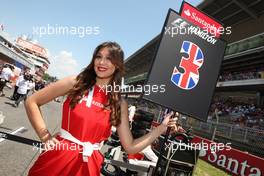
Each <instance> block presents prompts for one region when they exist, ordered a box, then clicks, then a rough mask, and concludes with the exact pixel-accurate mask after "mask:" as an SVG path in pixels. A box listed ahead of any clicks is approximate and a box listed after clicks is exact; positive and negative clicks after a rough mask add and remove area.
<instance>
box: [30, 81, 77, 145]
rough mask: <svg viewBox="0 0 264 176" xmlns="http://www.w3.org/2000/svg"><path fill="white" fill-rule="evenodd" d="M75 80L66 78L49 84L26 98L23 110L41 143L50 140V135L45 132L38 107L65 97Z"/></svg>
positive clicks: (44, 125)
mask: <svg viewBox="0 0 264 176" xmlns="http://www.w3.org/2000/svg"><path fill="white" fill-rule="evenodd" d="M75 78H76V76H70V77H66V78H64V79H62V80H59V81H57V82H55V83H52V84H50V85H49V86H47V87H45V88H43V89H41V90H39V91H37V92H36V93H34V94H33V95H31V96H30V97H28V98H27V100H26V102H25V108H26V112H27V115H28V119H29V121H30V123H31V125H32V126H33V128H34V129H35V131H36V133H37V135H38V136H39V138H40V139H41V141H42V142H46V141H47V140H48V139H50V138H51V134H50V133H49V131H48V130H47V127H46V124H45V122H44V120H43V117H42V114H41V111H40V106H41V105H43V104H46V103H48V102H50V101H52V100H53V99H54V98H56V97H58V96H63V95H65V94H66V93H67V92H68V91H69V90H70V89H71V88H72V87H73V85H74V84H75V82H76V80H75Z"/></svg>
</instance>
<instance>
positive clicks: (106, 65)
mask: <svg viewBox="0 0 264 176" xmlns="http://www.w3.org/2000/svg"><path fill="white" fill-rule="evenodd" d="M115 69H116V68H115V65H114V64H112V62H111V60H110V53H109V51H108V48H102V49H100V50H99V52H98V53H97V55H96V56H95V59H94V70H95V73H96V75H97V77H98V78H101V79H105V78H111V77H112V75H113V73H114V72H115Z"/></svg>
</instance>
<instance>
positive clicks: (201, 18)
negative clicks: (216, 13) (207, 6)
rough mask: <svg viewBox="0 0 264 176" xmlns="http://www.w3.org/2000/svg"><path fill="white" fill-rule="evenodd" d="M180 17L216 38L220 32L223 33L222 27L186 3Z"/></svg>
mask: <svg viewBox="0 0 264 176" xmlns="http://www.w3.org/2000/svg"><path fill="white" fill-rule="evenodd" d="M180 15H181V16H182V17H183V18H185V19H187V20H188V21H190V22H192V23H193V24H195V25H197V26H199V27H200V28H202V29H204V30H206V31H208V32H209V33H211V34H213V35H214V36H216V37H218V38H219V36H220V34H221V31H223V26H222V25H221V24H220V23H218V22H216V21H215V20H213V19H212V18H210V17H208V16H207V15H205V14H204V13H202V12H201V11H199V10H197V9H196V8H194V7H192V6H191V5H190V4H188V3H186V2H184V3H183V6H182V10H181V14H180Z"/></svg>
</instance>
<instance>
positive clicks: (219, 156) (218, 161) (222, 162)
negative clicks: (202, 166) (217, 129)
mask: <svg viewBox="0 0 264 176" xmlns="http://www.w3.org/2000/svg"><path fill="white" fill-rule="evenodd" d="M192 143H193V144H200V146H202V148H203V149H204V150H202V151H201V152H200V158H201V159H202V160H205V161H206V162H208V163H210V164H212V165H214V166H215V167H217V168H219V169H221V170H223V171H225V172H227V173H230V174H232V175H241V176H245V175H247V176H262V175H263V174H264V159H263V158H260V157H257V156H254V155H251V154H249V153H247V152H242V151H239V150H236V149H233V148H231V147H230V145H231V143H227V144H223V143H215V142H213V141H210V140H208V139H205V138H201V137H199V136H196V137H195V138H194V139H193V140H192ZM195 146H198V145H195Z"/></svg>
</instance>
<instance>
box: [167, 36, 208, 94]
mask: <svg viewBox="0 0 264 176" xmlns="http://www.w3.org/2000/svg"><path fill="white" fill-rule="evenodd" d="M181 53H185V54H188V58H185V57H182V59H181V62H180V65H179V67H181V68H183V69H184V72H183V73H181V72H179V70H178V69H177V68H176V67H174V70H173V73H172V75H171V81H172V82H173V83H174V84H175V85H176V86H178V87H180V88H182V89H185V90H190V89H193V88H194V87H195V86H196V85H197V84H198V81H199V71H198V70H199V68H200V67H201V66H202V65H203V61H204V56H203V52H202V50H201V49H200V48H199V47H198V46H197V45H196V44H194V43H192V42H190V41H183V43H182V47H181Z"/></svg>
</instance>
